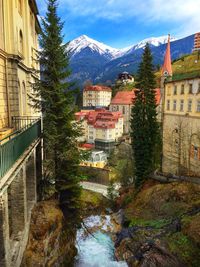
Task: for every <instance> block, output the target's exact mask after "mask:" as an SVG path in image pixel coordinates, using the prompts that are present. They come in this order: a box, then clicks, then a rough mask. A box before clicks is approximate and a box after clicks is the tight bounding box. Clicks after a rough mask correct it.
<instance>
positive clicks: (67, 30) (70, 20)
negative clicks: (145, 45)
mask: <svg viewBox="0 0 200 267" xmlns="http://www.w3.org/2000/svg"><path fill="white" fill-rule="evenodd" d="M36 2H37V4H38V8H39V12H40V15H41V16H45V12H46V6H47V5H46V3H47V0H36ZM58 4H59V5H58V14H59V16H60V17H61V19H62V21H64V22H65V24H64V29H63V33H64V35H65V42H68V41H71V40H73V39H75V38H77V37H79V36H80V35H83V34H85V35H87V36H89V37H90V38H93V39H95V40H97V41H100V42H103V43H105V44H107V45H110V46H112V47H115V48H125V47H127V46H130V45H133V44H136V43H137V42H139V41H141V40H143V39H145V38H149V37H159V36H162V35H167V34H168V33H170V34H171V35H172V36H174V37H176V38H181V37H185V36H188V35H191V34H193V33H195V32H199V31H200V0H58Z"/></svg>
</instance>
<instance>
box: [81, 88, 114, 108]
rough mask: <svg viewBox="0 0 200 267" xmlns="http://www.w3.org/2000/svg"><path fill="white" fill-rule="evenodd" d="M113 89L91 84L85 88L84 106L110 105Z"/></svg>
mask: <svg viewBox="0 0 200 267" xmlns="http://www.w3.org/2000/svg"><path fill="white" fill-rule="evenodd" d="M111 97H112V90H111V89H110V88H109V87H106V86H100V85H91V86H86V87H85V88H84V90H83V107H90V108H92V107H108V106H109V105H110V101H111Z"/></svg>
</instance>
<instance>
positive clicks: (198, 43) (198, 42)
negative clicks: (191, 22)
mask: <svg viewBox="0 0 200 267" xmlns="http://www.w3.org/2000/svg"><path fill="white" fill-rule="evenodd" d="M193 50H194V51H198V50H200V32H198V33H196V34H195V36H194V49H193Z"/></svg>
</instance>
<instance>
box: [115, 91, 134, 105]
mask: <svg viewBox="0 0 200 267" xmlns="http://www.w3.org/2000/svg"><path fill="white" fill-rule="evenodd" d="M134 98H135V93H134V90H133V91H120V92H117V94H116V95H115V97H114V98H113V99H112V101H111V105H112V104H119V105H131V104H132V103H133V100H134Z"/></svg>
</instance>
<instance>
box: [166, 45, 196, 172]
mask: <svg viewBox="0 0 200 267" xmlns="http://www.w3.org/2000/svg"><path fill="white" fill-rule="evenodd" d="M162 75H163V77H164V78H165V81H164V90H163V92H164V95H163V98H164V101H163V103H164V106H163V162H162V169H163V172H164V173H172V174H177V175H191V176H199V175H200V71H199V74H198V73H196V72H195V73H185V74H177V75H173V74H172V68H171V58H170V44H169V43H168V47H167V51H166V56H165V63H164V65H163V69H162Z"/></svg>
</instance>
